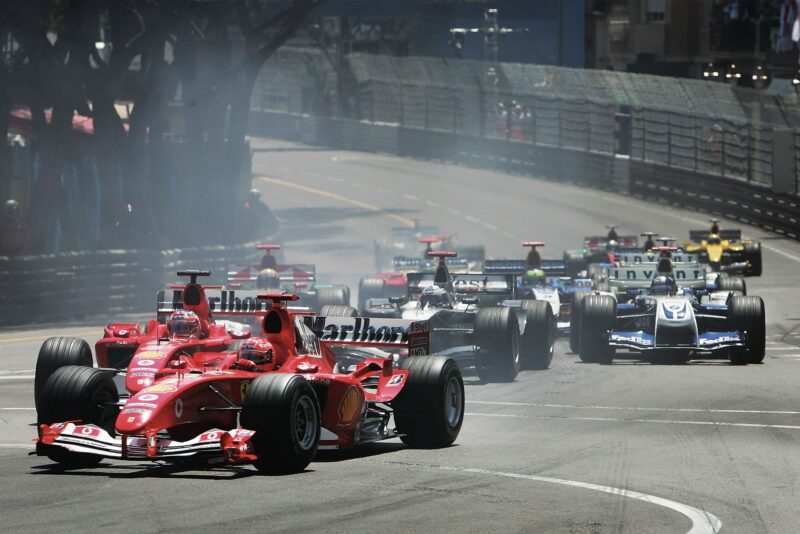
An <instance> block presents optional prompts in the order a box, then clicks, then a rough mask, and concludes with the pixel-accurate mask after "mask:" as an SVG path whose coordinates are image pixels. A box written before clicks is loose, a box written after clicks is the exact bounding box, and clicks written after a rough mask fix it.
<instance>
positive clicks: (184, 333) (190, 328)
mask: <svg viewBox="0 0 800 534" xmlns="http://www.w3.org/2000/svg"><path fill="white" fill-rule="evenodd" d="M167 331H168V332H169V335H170V337H173V338H175V337H186V338H189V337H195V338H199V337H200V318H199V317H197V314H196V313H194V312H193V311H191V310H183V309H181V310H176V311H174V312H173V313H172V315H170V317H169V321H167Z"/></svg>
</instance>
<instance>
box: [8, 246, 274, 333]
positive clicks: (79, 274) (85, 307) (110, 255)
mask: <svg viewBox="0 0 800 534" xmlns="http://www.w3.org/2000/svg"><path fill="white" fill-rule="evenodd" d="M266 239H270V240H274V239H275V236H273V237H271V238H266ZM255 245H256V243H244V244H239V245H232V246H210V247H197V248H186V249H172V250H165V251H158V250H98V251H89V252H66V253H61V254H45V255H36V256H13V257H8V256H0V294H2V295H3V306H2V307H1V308H0V326H9V325H17V324H26V323H38V322H42V321H59V320H66V319H80V318H83V317H87V316H94V315H101V314H105V315H109V317H110V318H118V319H124V317H119V315H124V314H126V313H134V312H146V311H152V310H153V309H154V306H155V295H156V292H157V291H158V290H159V289H161V288H162V287H163V286H164V284H168V283H174V282H177V281H178V280H177V277H176V276H175V273H176V272H177V271H178V270H179V269H183V268H202V269H208V270H210V271H211V272H212V278H211V279H210V282H212V283H213V282H217V283H221V282H223V281H224V279H225V273H226V272H227V269H228V267H229V266H231V265H236V264H245V263H256V262H257V260H258V258H259V257H260V254H259V252H258V251H257V250H256V248H255Z"/></svg>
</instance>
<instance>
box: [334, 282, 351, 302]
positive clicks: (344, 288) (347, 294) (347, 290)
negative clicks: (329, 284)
mask: <svg viewBox="0 0 800 534" xmlns="http://www.w3.org/2000/svg"><path fill="white" fill-rule="evenodd" d="M333 288H334V289H339V288H341V290H342V291H344V298H345V300H346V301H347V304H348V305H349V304H350V286H347V285H345V284H333Z"/></svg>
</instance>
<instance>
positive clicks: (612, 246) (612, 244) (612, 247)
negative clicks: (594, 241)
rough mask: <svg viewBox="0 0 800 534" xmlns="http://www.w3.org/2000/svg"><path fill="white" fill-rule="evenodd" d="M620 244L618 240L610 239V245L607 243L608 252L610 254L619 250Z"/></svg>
mask: <svg viewBox="0 0 800 534" xmlns="http://www.w3.org/2000/svg"><path fill="white" fill-rule="evenodd" d="M618 244H619V243H617V242H616V240H614V239H610V240H609V241H608V243H606V250H607V251H608V252H613V251H615V250H616V249H617V245H618Z"/></svg>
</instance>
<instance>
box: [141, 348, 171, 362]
mask: <svg viewBox="0 0 800 534" xmlns="http://www.w3.org/2000/svg"><path fill="white" fill-rule="evenodd" d="M166 355H167V354H166V353H164V352H159V351H157V350H145V351H142V352H140V353H138V354H137V355H136V357H137V358H153V359H156V360H157V359H159V358H164V357H165V356H166Z"/></svg>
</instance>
